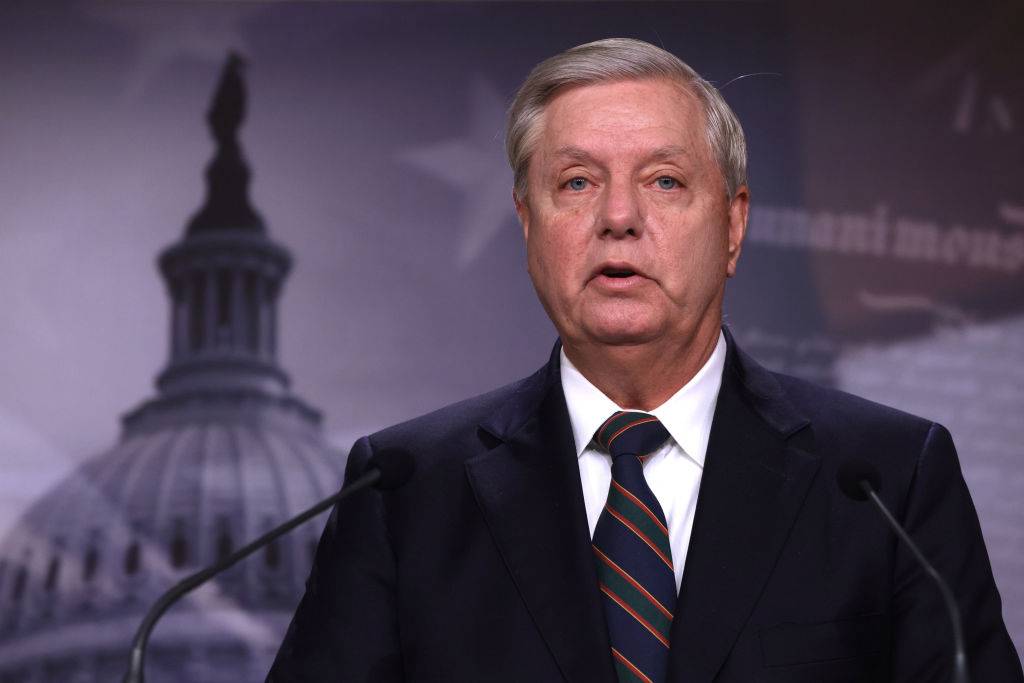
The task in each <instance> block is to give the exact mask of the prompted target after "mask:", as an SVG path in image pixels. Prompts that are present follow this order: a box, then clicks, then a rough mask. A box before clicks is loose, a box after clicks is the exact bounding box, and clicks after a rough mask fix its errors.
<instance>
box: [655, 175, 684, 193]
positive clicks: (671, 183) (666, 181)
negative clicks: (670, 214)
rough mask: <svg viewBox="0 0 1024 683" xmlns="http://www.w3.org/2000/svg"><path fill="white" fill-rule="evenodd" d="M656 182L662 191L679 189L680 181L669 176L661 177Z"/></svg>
mask: <svg viewBox="0 0 1024 683" xmlns="http://www.w3.org/2000/svg"><path fill="white" fill-rule="evenodd" d="M654 182H656V183H657V184H658V187H659V188H660V189H662V190H674V189H676V188H677V187H679V181H678V180H676V179H675V178H672V177H670V176H667V175H663V176H661V177H660V178H658V179H657V180H655V181H654Z"/></svg>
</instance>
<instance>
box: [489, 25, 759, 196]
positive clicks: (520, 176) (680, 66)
mask: <svg viewBox="0 0 1024 683" xmlns="http://www.w3.org/2000/svg"><path fill="white" fill-rule="evenodd" d="M645 78H669V79H672V80H674V81H677V82H678V83H680V84H681V85H682V86H684V87H685V88H686V89H687V90H688V91H689V92H691V93H693V95H694V96H696V98H697V100H698V101H699V102H700V104H701V108H702V109H703V111H704V120H705V126H706V134H707V140H708V146H709V147H710V148H711V151H712V154H714V156H715V159H716V161H717V162H718V167H719V169H720V170H721V171H722V176H723V178H724V179H725V188H726V192H727V193H728V197H729V198H730V199H731V198H732V197H734V196H735V194H736V191H737V190H738V189H739V188H740V186H741V185H745V184H746V183H747V143H746V139H745V138H744V136H743V127H742V126H740V122H739V119H737V118H736V114H735V113H734V112H733V110H732V109H731V108H730V107H729V105H728V104H726V102H725V100H724V99H722V95H721V93H719V92H718V89H717V88H715V86H713V85H711V84H710V83H708V82H707V81H706V80H704V79H703V78H701V77H700V75H699V74H698V73H697V72H696V71H694V70H693V69H692V68H690V67H689V65H687V64H686V63H685V62H683V61H682V60H681V59H679V58H678V57H676V56H675V55H674V54H672V53H671V52H667V51H665V50H662V49H661V48H660V47H656V46H654V45H651V44H650V43H645V42H644V41H642V40H634V39H632V38H608V39H606V40H598V41H595V42H593V43H586V44H584V45H577V46H576V47H574V48H570V49H568V50H566V51H565V52H563V53H561V54H558V55H555V56H554V57H549V58H548V59H546V60H544V61H543V62H541V63H540V64H538V65H537V66H536V67H534V69H533V71H531V72H530V75H529V76H527V78H526V81H524V82H523V85H522V86H521V87H520V88H519V92H517V93H516V97H515V99H514V100H513V101H512V106H511V107H510V108H509V111H508V129H507V132H506V135H505V151H506V153H507V154H508V162H509V164H510V165H511V166H512V171H513V173H514V174H515V185H514V190H513V192H514V194H515V196H516V198H517V199H520V200H521V199H524V198H525V197H526V180H527V179H526V176H527V170H528V167H529V163H530V157H531V156H532V154H533V151H534V149H533V148H534V146H535V145H536V142H537V136H538V134H539V133H538V130H537V128H538V123H539V120H540V118H541V116H542V115H543V114H544V109H545V107H546V106H547V104H548V102H550V101H551V100H552V98H554V96H555V95H556V94H557V93H558V92H560V91H561V90H563V89H565V88H571V87H574V86H579V85H593V84H596V83H607V82H611V81H624V80H639V79H645Z"/></svg>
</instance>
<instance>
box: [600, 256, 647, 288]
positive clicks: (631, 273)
mask: <svg viewBox="0 0 1024 683" xmlns="http://www.w3.org/2000/svg"><path fill="white" fill-rule="evenodd" d="M646 278H647V276H646V275H645V274H644V273H643V272H642V271H640V269H639V268H637V267H636V266H634V265H633V264H632V263H629V262H627V261H606V262H604V263H602V264H601V265H599V266H598V267H597V268H595V269H594V271H593V272H592V273H591V275H590V279H591V280H592V281H593V282H594V284H596V285H599V286H601V287H602V288H611V289H613V290H616V291H618V290H621V289H623V288H631V287H634V286H639V285H640V284H641V283H642V282H644V280H645V279H646Z"/></svg>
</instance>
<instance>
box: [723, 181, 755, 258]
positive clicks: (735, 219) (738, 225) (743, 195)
mask: <svg viewBox="0 0 1024 683" xmlns="http://www.w3.org/2000/svg"><path fill="white" fill-rule="evenodd" d="M749 211H750V190H749V189H748V188H747V186H746V185H741V186H740V188H739V189H738V190H736V195H735V196H734V197H733V198H732V201H731V202H729V262H728V264H727V265H726V276H727V277H733V276H734V275H736V263H737V262H738V261H739V260H740V251H741V250H742V249H743V237H744V236H745V235H746V234H747V214H748V212H749Z"/></svg>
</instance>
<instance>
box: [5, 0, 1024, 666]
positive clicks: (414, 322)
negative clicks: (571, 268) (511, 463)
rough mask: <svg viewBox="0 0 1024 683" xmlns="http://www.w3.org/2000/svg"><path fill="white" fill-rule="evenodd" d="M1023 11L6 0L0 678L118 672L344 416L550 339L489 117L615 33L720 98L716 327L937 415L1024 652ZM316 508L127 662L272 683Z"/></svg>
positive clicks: (831, 378)
mask: <svg viewBox="0 0 1024 683" xmlns="http://www.w3.org/2000/svg"><path fill="white" fill-rule="evenodd" d="M1022 30H1024V9H1022V8H1021V6H1020V5H1019V3H1009V2H1007V3H985V2H971V3H967V2H962V3H951V4H946V5H943V6H941V7H939V6H931V7H930V8H929V9H928V10H927V11H926V12H923V11H922V10H921V9H920V5H919V4H915V3H909V2H891V3H886V4H885V5H884V6H883V5H878V6H877V7H875V8H874V9H868V8H865V7H864V6H862V5H857V6H856V7H851V8H849V9H845V8H837V7H825V6H822V4H820V3H809V2H807V3H747V2H744V3H739V2H737V3H733V2H711V3H673V2H655V3H649V4H648V3H616V2H601V3H594V4H590V3H583V2H566V3H558V2H555V3H550V2H545V3H536V4H532V3H518V2H480V3H424V4H420V3H388V4H361V3H337V4H335V3H322V2H319V3H294V2H88V1H83V2H5V3H4V4H3V5H2V6H0V296H2V303H0V681H2V682H3V683H12V682H14V681H18V682H22V681H26V682H27V681H32V682H33V683H36V682H41V681H75V682H79V683H85V682H89V681H110V680H117V679H118V678H119V677H120V676H121V674H122V672H123V671H124V665H125V657H126V653H127V647H128V643H129V641H130V638H131V635H132V633H133V632H134V629H135V627H136V626H137V624H138V621H139V619H140V618H141V615H142V613H143V612H144V610H145V608H146V606H147V605H148V603H149V602H151V601H152V600H153V599H155V597H156V596H157V595H159V594H160V593H161V592H162V591H163V590H164V589H166V588H167V587H168V586H170V585H171V584H172V583H173V582H174V581H176V580H177V579H179V578H181V577H183V576H185V575H186V574H188V573H190V572H191V571H194V570H195V569H196V568H198V567H199V566H202V565H204V564H206V563H208V562H212V561H213V560H215V559H216V558H217V557H220V556H223V555H225V554H227V553H229V552H231V550H232V549H233V548H235V547H237V546H239V545H240V544H241V543H243V542H244V541H245V540H247V539H250V538H252V537H254V536H256V535H258V534H259V533H261V532H262V531H264V530H266V529H267V528H269V527H270V526H272V525H273V524H276V523H279V522H280V521H282V520H283V519H284V518H285V517H287V516H288V515H290V514H294V513H295V512H298V511H299V510H300V509H302V508H304V507H305V506H307V505H309V504H311V503H312V502H313V501H314V500H316V499H318V498H319V497H321V496H325V495H327V494H328V493H330V492H331V490H332V489H333V488H334V487H335V486H336V485H337V484H338V483H339V481H340V478H341V473H342V471H343V468H344V462H345V453H346V451H347V449H348V447H349V446H350V445H351V444H352V442H353V441H354V440H355V439H356V438H358V437H359V436H360V435H362V434H366V433H368V432H371V431H373V430H376V429H378V428H381V427H383V426H386V425H388V424H392V423H394V422H397V421H400V420H404V419H407V418H410V417H413V416H415V415H418V414H421V413H423V412H426V411H429V410H431V409H434V408H436V407H439V406H441V405H444V404H446V403H449V402H452V401H455V400H458V399H461V398H465V397H467V396H469V395H472V394H476V393H480V392H483V391H485V390H488V389H490V388H493V387H495V386H498V385H501V384H504V383H507V382H510V381H513V380H515V379H517V378H519V377H521V376H523V375H526V374H528V373H530V372H532V371H533V370H534V369H536V368H537V367H539V366H540V365H541V364H543V363H544V362H545V360H546V358H547V354H548V352H549V350H550V348H551V345H552V343H553V342H554V340H555V332H554V330H553V328H552V326H551V324H550V323H549V322H548V320H547V318H546V317H545V315H544V313H543V311H542V310H541V308H540V306H539V305H538V303H537V302H536V299H535V296H534V294H533V291H532V288H531V286H530V283H529V280H528V278H527V276H526V272H525V267H524V265H523V257H524V250H523V246H522V239H521V233H520V231H519V227H518V225H517V223H516V220H515V215H514V212H513V210H512V202H511V198H510V188H511V172H510V171H509V170H508V168H507V164H506V162H505V160H504V156H503V146H502V136H503V116H504V111H505V109H506V107H507V106H508V104H509V102H510V100H511V97H512V95H513V93H514V92H515V89H516V87H517V86H518V84H519V83H520V81H521V80H522V79H523V78H524V77H525V75H526V74H527V72H528V71H529V69H530V68H531V67H532V66H533V65H534V64H536V63H537V62H538V61H540V60H541V59H543V58H545V57H547V56H549V55H551V54H554V53H555V52H558V51H561V50H563V49H565V48H568V47H570V46H572V45H575V44H578V43H582V42H587V41H591V40H595V39H599V38H604V37H609V36H616V35H619V36H630V37H636V38H641V39H644V40H647V41H650V42H652V43H655V44H658V45H661V46H663V47H665V48H666V49H668V50H670V51H672V52H674V53H676V54H678V55H679V56H680V57H682V58H683V59H684V60H686V61H687V62H688V63H690V64H691V65H692V66H693V67H694V68H695V69H697V71H699V72H700V73H702V74H703V75H704V76H705V77H706V78H708V79H709V80H711V81H712V82H714V83H715V84H717V85H718V86H719V87H720V88H721V89H722V92H723V94H724V96H725V98H726V99H727V100H728V101H729V103H730V104H731V105H732V106H733V107H734V108H735V110H736V111H737V113H738V115H739V117H740V119H741V120H742V121H743V124H744V126H745V129H746V133H747V138H748V143H749V150H750V158H751V162H750V179H751V190H752V197H753V210H752V218H751V226H750V230H749V234H748V238H747V243H746V247H745V249H744V253H743V259H742V260H741V263H740V271H739V275H738V277H737V278H735V279H734V280H732V281H731V282H730V286H729V290H728V300H727V305H726V308H727V321H728V323H729V324H730V326H731V327H732V329H733V331H734V332H735V334H736V336H737V338H738V340H739V341H740V343H741V344H743V346H744V347H745V348H746V350H747V351H749V352H750V353H751V354H752V355H754V356H755V357H757V358H759V359H760V360H761V361H762V362H764V363H765V364H766V365H769V366H770V367H773V368H775V369H779V370H782V371H784V372H789V373H792V374H797V375H800V376H803V377H806V378H809V379H812V380H814V381H817V382H821V383H825V384H830V385H833V386H837V387H839V388H842V389H844V390H847V391H851V392H853V393H858V394H861V395H864V396H867V397H869V398H872V399H874V400H878V401H881V402H884V403H888V404H890V405H893V406H896V407H898V408H901V409H903V410H906V411H909V412H912V413H916V414H919V415H923V416H926V417H928V418H931V419H934V420H937V421H940V422H942V423H944V424H945V425H946V426H948V427H949V428H950V430H951V431H952V433H953V436H954V439H955V440H956V442H957V445H958V448H959V451H960V456H961V462H962V466H963V470H964V475H965V477H966V479H967V482H968V485H969V486H970V488H971V491H972V493H973V495H974V500H975V504H976V506H977V508H978V513H979V516H980V518H981V522H982V528H983V531H984V534H985V538H986V541H987V544H988V548H989V552H990V555H991V558H992V563H993V567H994V571H995V574H996V579H997V581H998V584H999V587H1000V590H1001V593H1002V596H1003V600H1004V604H1003V608H1004V615H1005V618H1006V621H1007V624H1008V626H1009V628H1010V631H1011V635H1012V636H1013V638H1014V641H1015V642H1016V643H1017V647H1018V650H1019V651H1020V650H1021V649H1022V647H1024V507H1022V506H1020V505H1019V504H1018V501H1019V500H1020V499H1021V495H1022V492H1024V460H1022V453H1021V444H1022V443H1024V419H1021V415H1022V414H1024V298H1022V293H1024V288H1022V284H1024V190H1022V188H1024V153H1022V152H1024V149H1022V147H1024V145H1022V142H1024V136H1022V130H1024V128H1022V127H1024V71H1022V68H1021V67H1022V65H1024V44H1022V43H1021V41H1020V40H1019V36H1020V35H1021V34H1022ZM232 51H234V52H235V53H237V55H239V56H240V57H239V59H229V54H230V53H231V52H232ZM208 115H209V116H208ZM322 524H323V520H322V519H321V520H320V521H315V522H312V523H310V524H307V525H306V526H305V527H303V528H301V529H300V530H299V531H298V532H297V533H296V534H293V535H292V536H291V537H289V538H287V539H285V540H284V541H282V542H281V543H280V544H277V545H275V546H272V547H271V548H269V549H268V550H266V551H264V552H261V553H260V554H258V555H257V556H254V557H253V558H251V559H250V560H247V561H246V562H245V563H244V564H243V565H241V566H239V567H237V568H236V569H234V570H232V571H231V572H229V573H228V575H227V576H225V577H224V579H223V580H222V581H219V582H218V583H217V584H215V585H212V586H209V587H207V588H204V589H202V590H200V591H198V592H197V593H196V594H194V595H193V596H192V597H190V598H189V599H188V600H186V601H185V602H184V603H182V604H181V605H179V606H177V607H175V608H174V609H173V610H172V611H171V612H170V613H169V614H168V616H167V618H166V619H165V621H163V622H161V624H160V625H159V626H158V627H157V630H156V635H155V637H154V642H153V649H152V651H151V656H150V659H149V662H148V669H147V673H148V678H149V680H153V681H186V680H187V681H234V682H237V681H261V680H263V676H264V675H265V672H266V669H267V668H268V666H269V664H270V661H271V659H272V657H273V654H274V652H275V651H276V647H277V644H278V643H279V641H280V639H281V637H282V636H283V633H284V629H285V627H286V625H287V621H288V618H289V617H290V614H291V611H292V610H293V609H294V606H295V604H296V603H297V600H298V597H299V595H300V593H301V589H302V585H303V581H304V579H305V575H306V572H307V571H308V568H309V561H310V557H311V552H312V549H313V547H314V544H315V541H316V538H317V537H318V535H319V532H320V528H321V527H322Z"/></svg>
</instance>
